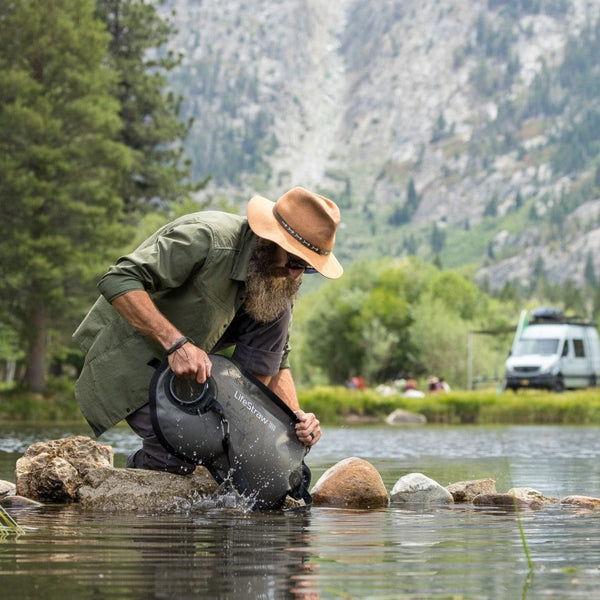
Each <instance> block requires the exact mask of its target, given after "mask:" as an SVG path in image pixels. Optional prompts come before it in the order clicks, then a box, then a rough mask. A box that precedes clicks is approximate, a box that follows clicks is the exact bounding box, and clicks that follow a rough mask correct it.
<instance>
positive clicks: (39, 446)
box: [0, 436, 600, 513]
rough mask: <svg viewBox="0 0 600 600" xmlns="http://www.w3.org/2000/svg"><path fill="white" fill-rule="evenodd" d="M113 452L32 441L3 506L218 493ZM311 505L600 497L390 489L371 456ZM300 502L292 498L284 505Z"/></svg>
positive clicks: (173, 499)
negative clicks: (127, 462)
mask: <svg viewBox="0 0 600 600" xmlns="http://www.w3.org/2000/svg"><path fill="white" fill-rule="evenodd" d="M113 458H114V455H113V450H112V448H111V447H110V446H107V445H102V444H99V443H98V442H96V441H94V440H92V439H91V438H89V437H86V436H74V437H69V438H64V439H59V440H50V441H48V442H37V443H35V444H32V445H31V446H30V447H29V448H28V449H27V450H26V451H25V453H24V454H23V456H22V457H21V458H20V459H18V460H17V463H16V467H15V482H14V483H12V482H9V481H0V506H2V507H3V508H12V507H23V506H41V505H44V504H48V503H50V504H68V503H78V504H79V505H80V506H81V507H82V508H84V509H89V510H101V511H133V512H138V513H148V512H161V511H169V510H175V509H176V508H177V507H181V506H182V505H186V504H188V505H191V504H193V503H195V502H198V501H202V499H207V498H213V499H214V498H217V497H218V496H219V494H220V492H221V490H220V489H219V485H218V484H217V482H216V481H215V480H214V479H213V478H212V476H211V475H210V473H209V472H208V470H207V469H205V468H204V467H198V468H197V469H196V470H195V472H194V473H193V474H192V475H188V476H180V475H173V474H171V473H162V472H158V471H143V470H137V469H120V468H115V467H114V466H113ZM311 495H312V498H313V506H324V507H335V508H346V509H362V510H373V509H381V508H385V507H388V506H396V507H406V508H409V509H422V508H424V507H434V506H443V505H450V504H459V503H460V504H470V505H472V506H475V507H489V508H495V509H502V510H506V511H511V510H512V511H514V510H540V509H543V508H545V507H547V506H559V507H561V508H563V509H569V508H575V509H578V510H582V511H595V510H598V509H600V498H594V497H590V496H581V495H570V496H566V497H564V498H560V499H558V498H548V497H546V496H544V495H543V494H542V493H541V492H539V491H537V490H534V489H532V488H528V487H523V488H512V489H510V490H508V491H507V492H504V493H499V492H498V491H497V490H496V482H495V481H494V480H493V479H489V478H487V479H478V480H474V481H460V482H456V483H452V484H450V485H448V486H446V487H444V486H442V485H440V484H439V483H437V482H436V481H434V480H433V479H430V478H429V477H427V476H425V475H423V474H422V473H409V474H407V475H404V476H402V477H400V478H399V479H398V481H397V482H396V483H395V484H394V486H393V488H392V490H391V491H390V492H389V493H388V490H387V489H386V487H385V485H384V482H383V480H382V478H381V475H380V474H379V472H378V471H377V470H376V469H375V467H374V466H373V465H372V464H371V463H369V462H368V461H366V460H363V459H361V458H357V457H349V458H346V459H344V460H342V461H340V462H338V463H336V464H335V465H333V466H332V467H330V468H329V469H328V470H327V471H325V473H323V475H322V476H321V477H320V478H319V479H318V481H317V482H316V483H315V485H314V486H313V488H312V489H311ZM300 506H302V502H297V501H295V500H293V499H292V498H288V499H287V500H286V504H285V507H284V508H287V509H293V508H298V507H300Z"/></svg>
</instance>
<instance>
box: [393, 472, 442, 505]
mask: <svg viewBox="0 0 600 600" xmlns="http://www.w3.org/2000/svg"><path fill="white" fill-rule="evenodd" d="M390 500H391V502H392V503H394V504H452V503H453V502H454V499H453V497H452V494H451V493H450V492H449V491H448V490H447V489H446V488H444V487H442V486H441V485H440V484H439V483H438V482H437V481H434V480H433V479H430V478H429V477H427V476H426V475H423V474H422V473H409V474H408V475H404V477H400V479H398V481H397V482H396V484H395V485H394V487H393V489H392V492H391V494H390Z"/></svg>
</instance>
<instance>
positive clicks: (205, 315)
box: [73, 211, 288, 435]
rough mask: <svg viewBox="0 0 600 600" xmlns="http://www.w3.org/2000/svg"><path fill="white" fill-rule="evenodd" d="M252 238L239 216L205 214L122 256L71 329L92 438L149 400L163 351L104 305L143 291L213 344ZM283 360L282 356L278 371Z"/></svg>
mask: <svg viewBox="0 0 600 600" xmlns="http://www.w3.org/2000/svg"><path fill="white" fill-rule="evenodd" d="M255 239H256V236H255V234H254V233H253V232H252V230H251V229H250V227H249V225H248V222H247V220H246V219H245V218H243V217H239V216H236V215H231V214H227V213H222V212H211V211H204V212H198V213H193V214H190V215H186V216H184V217H181V218H179V219H177V220H175V221H173V222H172V223H169V224H168V225H165V226H164V227H163V228H161V229H160V230H158V231H157V232H156V233H155V234H154V235H152V236H151V237H150V238H148V239H147V240H146V241H145V242H143V243H142V244H141V245H140V246H139V247H138V248H137V249H136V250H135V251H134V252H132V253H131V254H128V255H127V256H124V257H121V258H120V259H119V260H118V261H117V263H116V265H114V266H112V267H111V268H110V269H109V270H108V272H107V273H106V274H105V275H104V276H103V277H102V279H101V280H100V283H99V288H100V292H101V293H102V295H101V296H100V298H98V300H97V301H96V303H95V304H94V306H93V307H92V308H91V310H90V311H89V313H88V314H87V316H86V317H85V319H84V320H83V322H82V323H81V325H80V326H79V327H78V328H77V330H76V331H75V333H74V334H73V337H74V339H75V340H76V341H77V342H78V343H79V345H80V346H81V347H82V348H83V350H85V351H86V353H87V354H86V359H85V364H84V367H83V370H82V372H81V376H80V377H79V379H78V381H77V384H76V387H75V396H76V398H77V402H78V403H79V406H80V408H81V410H82V412H83V414H84V416H85V418H86V419H87V420H88V422H89V424H90V426H91V427H92V429H93V430H94V432H95V434H96V435H101V434H102V433H103V432H104V431H106V430H107V429H109V428H110V427H112V426H113V425H115V424H116V423H118V422H119V421H121V420H123V419H124V418H125V417H126V416H127V415H129V414H131V413H132V412H134V411H135V410H137V409H138V408H140V407H141V406H143V405H144V404H146V402H148V386H149V383H150V379H151V377H152V374H153V369H152V367H150V366H148V364H147V363H148V361H150V360H151V359H152V358H155V357H159V358H162V357H164V356H165V352H164V349H163V348H162V347H161V346H160V345H159V344H157V343H155V342H154V341H152V340H151V339H149V338H147V337H144V336H143V335H141V334H140V333H139V332H138V331H137V330H136V329H135V328H134V327H132V326H131V325H130V324H129V323H127V322H126V321H125V319H123V318H122V317H121V316H120V315H119V314H118V313H117V311H116V310H115V309H114V308H113V306H112V305H111V304H110V302H111V301H112V300H114V299H115V298H117V297H118V296H120V295H122V294H125V293H126V292H129V291H133V290H146V291H147V292H148V293H149V294H150V296H151V297H152V299H153V301H154V303H155V304H156V306H157V308H158V309H159V310H160V311H161V312H162V313H163V314H164V315H165V316H166V317H167V318H168V319H169V320H170V321H171V322H172V323H173V324H174V325H175V326H176V327H177V328H178V329H179V330H180V331H181V332H182V333H183V334H184V335H187V336H189V337H191V338H192V339H193V340H194V341H195V342H196V344H197V345H198V346H200V347H202V348H203V349H205V350H207V351H208V350H210V349H212V348H214V347H215V345H216V344H217V342H218V341H219V339H220V338H221V336H222V335H223V333H224V332H225V331H226V330H227V327H228V326H229V324H230V323H231V321H232V320H233V318H234V316H235V314H236V312H237V310H238V309H239V308H240V307H241V306H242V304H243V303H244V299H245V294H246V285H245V279H246V271H247V267H248V260H249V258H250V252H251V249H252V245H253V242H254V241H255ZM286 366H288V365H287V353H285V355H284V358H283V359H282V368H285V367H286Z"/></svg>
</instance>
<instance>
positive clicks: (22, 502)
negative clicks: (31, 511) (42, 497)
mask: <svg viewBox="0 0 600 600" xmlns="http://www.w3.org/2000/svg"><path fill="white" fill-rule="evenodd" d="M0 506H1V507H2V508H37V507H39V506H44V505H43V504H42V503H41V502H37V501H36V500H32V499H31V498H24V497H23V496H5V497H4V498H2V499H0Z"/></svg>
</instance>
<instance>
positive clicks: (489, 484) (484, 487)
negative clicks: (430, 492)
mask: <svg viewBox="0 0 600 600" xmlns="http://www.w3.org/2000/svg"><path fill="white" fill-rule="evenodd" d="M446 489H447V490H448V491H449V492H450V493H451V494H452V498H453V499H454V502H472V500H473V498H475V496H478V495H479V494H496V493H497V492H496V482H495V481H494V480H493V479H489V478H487V479H475V480H473V481H457V482H456V483H452V484H450V485H448V486H446Z"/></svg>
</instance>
